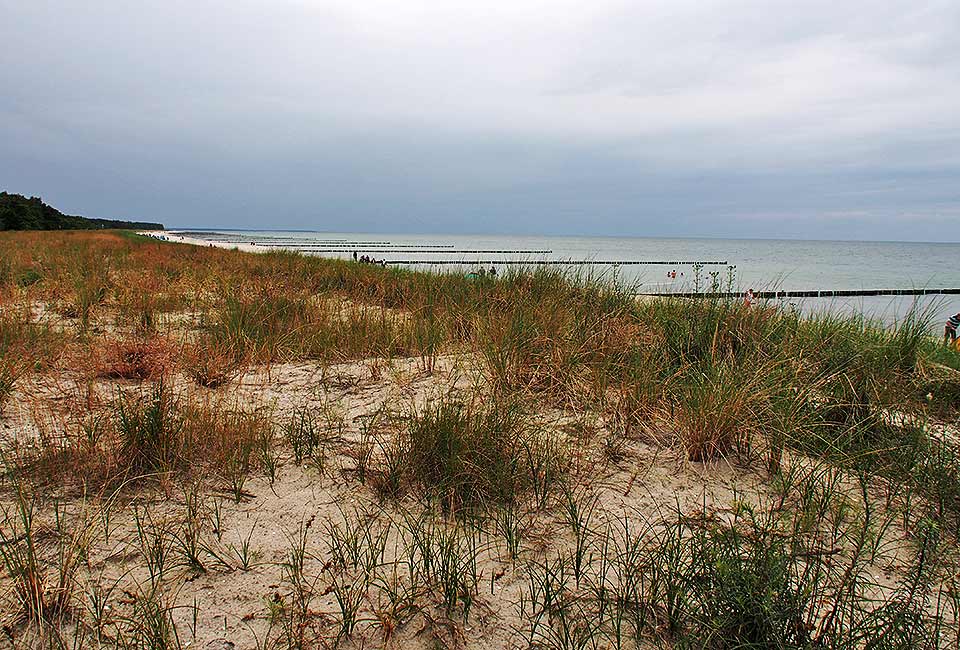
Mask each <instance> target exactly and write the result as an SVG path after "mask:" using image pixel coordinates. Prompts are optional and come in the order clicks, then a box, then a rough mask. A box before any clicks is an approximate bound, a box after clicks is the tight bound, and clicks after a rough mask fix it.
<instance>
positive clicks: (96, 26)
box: [0, 0, 960, 240]
mask: <svg viewBox="0 0 960 650" xmlns="http://www.w3.org/2000/svg"><path fill="white" fill-rule="evenodd" d="M958 34H960V2H958V1H957V0H945V1H934V2H924V1H922V0H911V1H906V0H889V1H880V0H872V1H867V0H841V1H838V0H803V1H802V2H797V1H796V0H790V1H784V2H779V1H773V0H741V1H729V2H728V1H725V2H711V1H708V0H670V1H666V0H664V1H658V2H644V1H638V0H633V1H630V2H621V1H615V0H590V1H584V0H553V1H549V2H548V1H547V0H484V1H483V2H478V1H477V0H437V1H436V2H426V1H422V0H405V1H388V2H364V1H363V0H332V1H326V2H324V1H318V0H299V1H297V0H185V1H181V0H158V1H149V2H141V1H137V2H133V1H128V0H116V1H115V2H98V1H96V0H84V1H82V2H78V1H76V0H62V1H59V2H48V1H45V0H0V189H6V190H7V191H11V192H18V193H22V194H28V195H40V196H42V197H43V198H44V200H46V201H47V202H48V203H51V204H52V205H54V206H55V207H57V208H59V209H61V210H62V211H64V212H67V213H71V214H82V215H86V216H93V217H106V218H139V219H145V220H153V221H162V222H164V223H165V224H166V225H167V226H168V227H179V226H209V227H237V228H304V229H318V230H328V231H351V232H353V231H365V232H376V231H380V232H447V233H508V234H509V233H525V234H541V233H542V234H597V235H637V236H644V235H651V236H674V235H679V236H753V237H800V238H813V239H824V238H838V239H915V240H939V239H944V238H946V239H950V240H960V222H958V217H960V38H958V36H957V35H958Z"/></svg>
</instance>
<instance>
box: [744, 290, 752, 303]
mask: <svg viewBox="0 0 960 650" xmlns="http://www.w3.org/2000/svg"><path fill="white" fill-rule="evenodd" d="M743 304H745V305H746V306H747V307H749V306H750V305H752V304H753V289H747V293H746V294H744V296H743Z"/></svg>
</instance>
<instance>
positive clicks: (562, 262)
mask: <svg viewBox="0 0 960 650" xmlns="http://www.w3.org/2000/svg"><path fill="white" fill-rule="evenodd" d="M488 252H504V253H506V252H510V251H488ZM384 262H386V263H387V264H459V265H460V266H471V265H474V266H475V265H477V264H493V265H495V266H498V265H499V266H505V265H508V264H517V265H522V266H538V265H541V264H551V265H570V266H643V265H659V266H693V265H694V264H699V265H701V266H726V265H727V262H726V261H700V260H698V261H690V260H672V261H668V260H384ZM673 295H676V294H673Z"/></svg>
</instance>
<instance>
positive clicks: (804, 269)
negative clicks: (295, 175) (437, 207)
mask: <svg viewBox="0 0 960 650" xmlns="http://www.w3.org/2000/svg"><path fill="white" fill-rule="evenodd" d="M175 232H178V233H179V234H182V235H185V236H189V237H191V238H196V239H201V240H204V241H208V242H212V243H213V242H215V243H218V244H220V245H223V244H237V245H254V246H255V247H256V248H257V249H258V250H260V249H271V248H276V249H288V250H297V251H301V252H303V253H305V254H310V255H321V256H324V257H335V258H341V259H352V258H353V254H354V253H355V252H356V253H357V255H358V257H362V256H368V257H371V258H374V259H376V260H378V261H383V262H385V263H386V264H388V265H391V266H402V267H407V268H414V269H418V270H422V271H430V272H435V273H458V274H467V273H471V272H476V271H477V270H479V269H480V268H481V267H482V268H484V269H485V270H489V268H490V267H491V266H492V267H494V268H495V269H497V270H498V271H499V272H503V271H505V270H506V269H508V268H518V267H523V266H535V265H538V264H550V265H553V266H556V267H557V268H562V269H566V270H567V272H569V273H571V274H580V275H590V276H592V277H595V278H604V279H606V280H608V281H611V282H619V283H621V284H624V285H626V286H629V287H630V288H632V289H633V290H634V291H635V292H637V293H678V292H690V291H695V290H708V289H709V288H710V287H711V285H712V284H714V282H716V283H717V284H719V286H720V289H721V290H726V289H728V288H732V289H733V290H734V291H736V292H745V291H746V290H747V289H753V291H755V292H756V291H773V290H777V291H817V290H820V291H822V290H848V291H851V290H853V291H869V290H877V289H921V288H938V289H940V288H960V266H958V261H960V243H915V242H854V241H816V240H773V239H660V238H645V237H531V236H503V235H439V234H435V235H431V234H423V235H413V234H389V233H377V234H371V233H334V232H301V231H249V230H246V231H231V230H203V231H200V230H192V231H175ZM777 302H779V303H781V305H782V306H783V307H784V308H788V309H797V310H800V311H802V312H803V313H806V314H815V313H819V312H832V313H859V314H863V315H865V316H867V317H868V318H871V319H875V320H878V321H882V322H883V323H885V324H887V325H893V324H895V323H897V322H900V321H902V319H903V318H905V317H906V316H907V315H908V314H910V313H911V311H919V312H921V313H927V314H929V315H930V319H931V329H932V330H937V329H939V328H940V327H942V325H941V323H942V321H943V320H945V319H946V317H947V316H948V315H950V314H953V313H957V312H960V296H957V295H940V294H938V295H929V296H920V297H910V296H859V297H842V298H839V297H835V298H786V299H779V300H778V301H777Z"/></svg>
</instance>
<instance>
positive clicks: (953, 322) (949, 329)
mask: <svg viewBox="0 0 960 650" xmlns="http://www.w3.org/2000/svg"><path fill="white" fill-rule="evenodd" d="M957 326H960V314H954V315H953V316H951V317H950V318H948V319H947V322H946V324H945V325H944V326H943V344H944V345H946V344H947V339H950V344H951V345H953V344H954V343H956V342H957Z"/></svg>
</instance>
